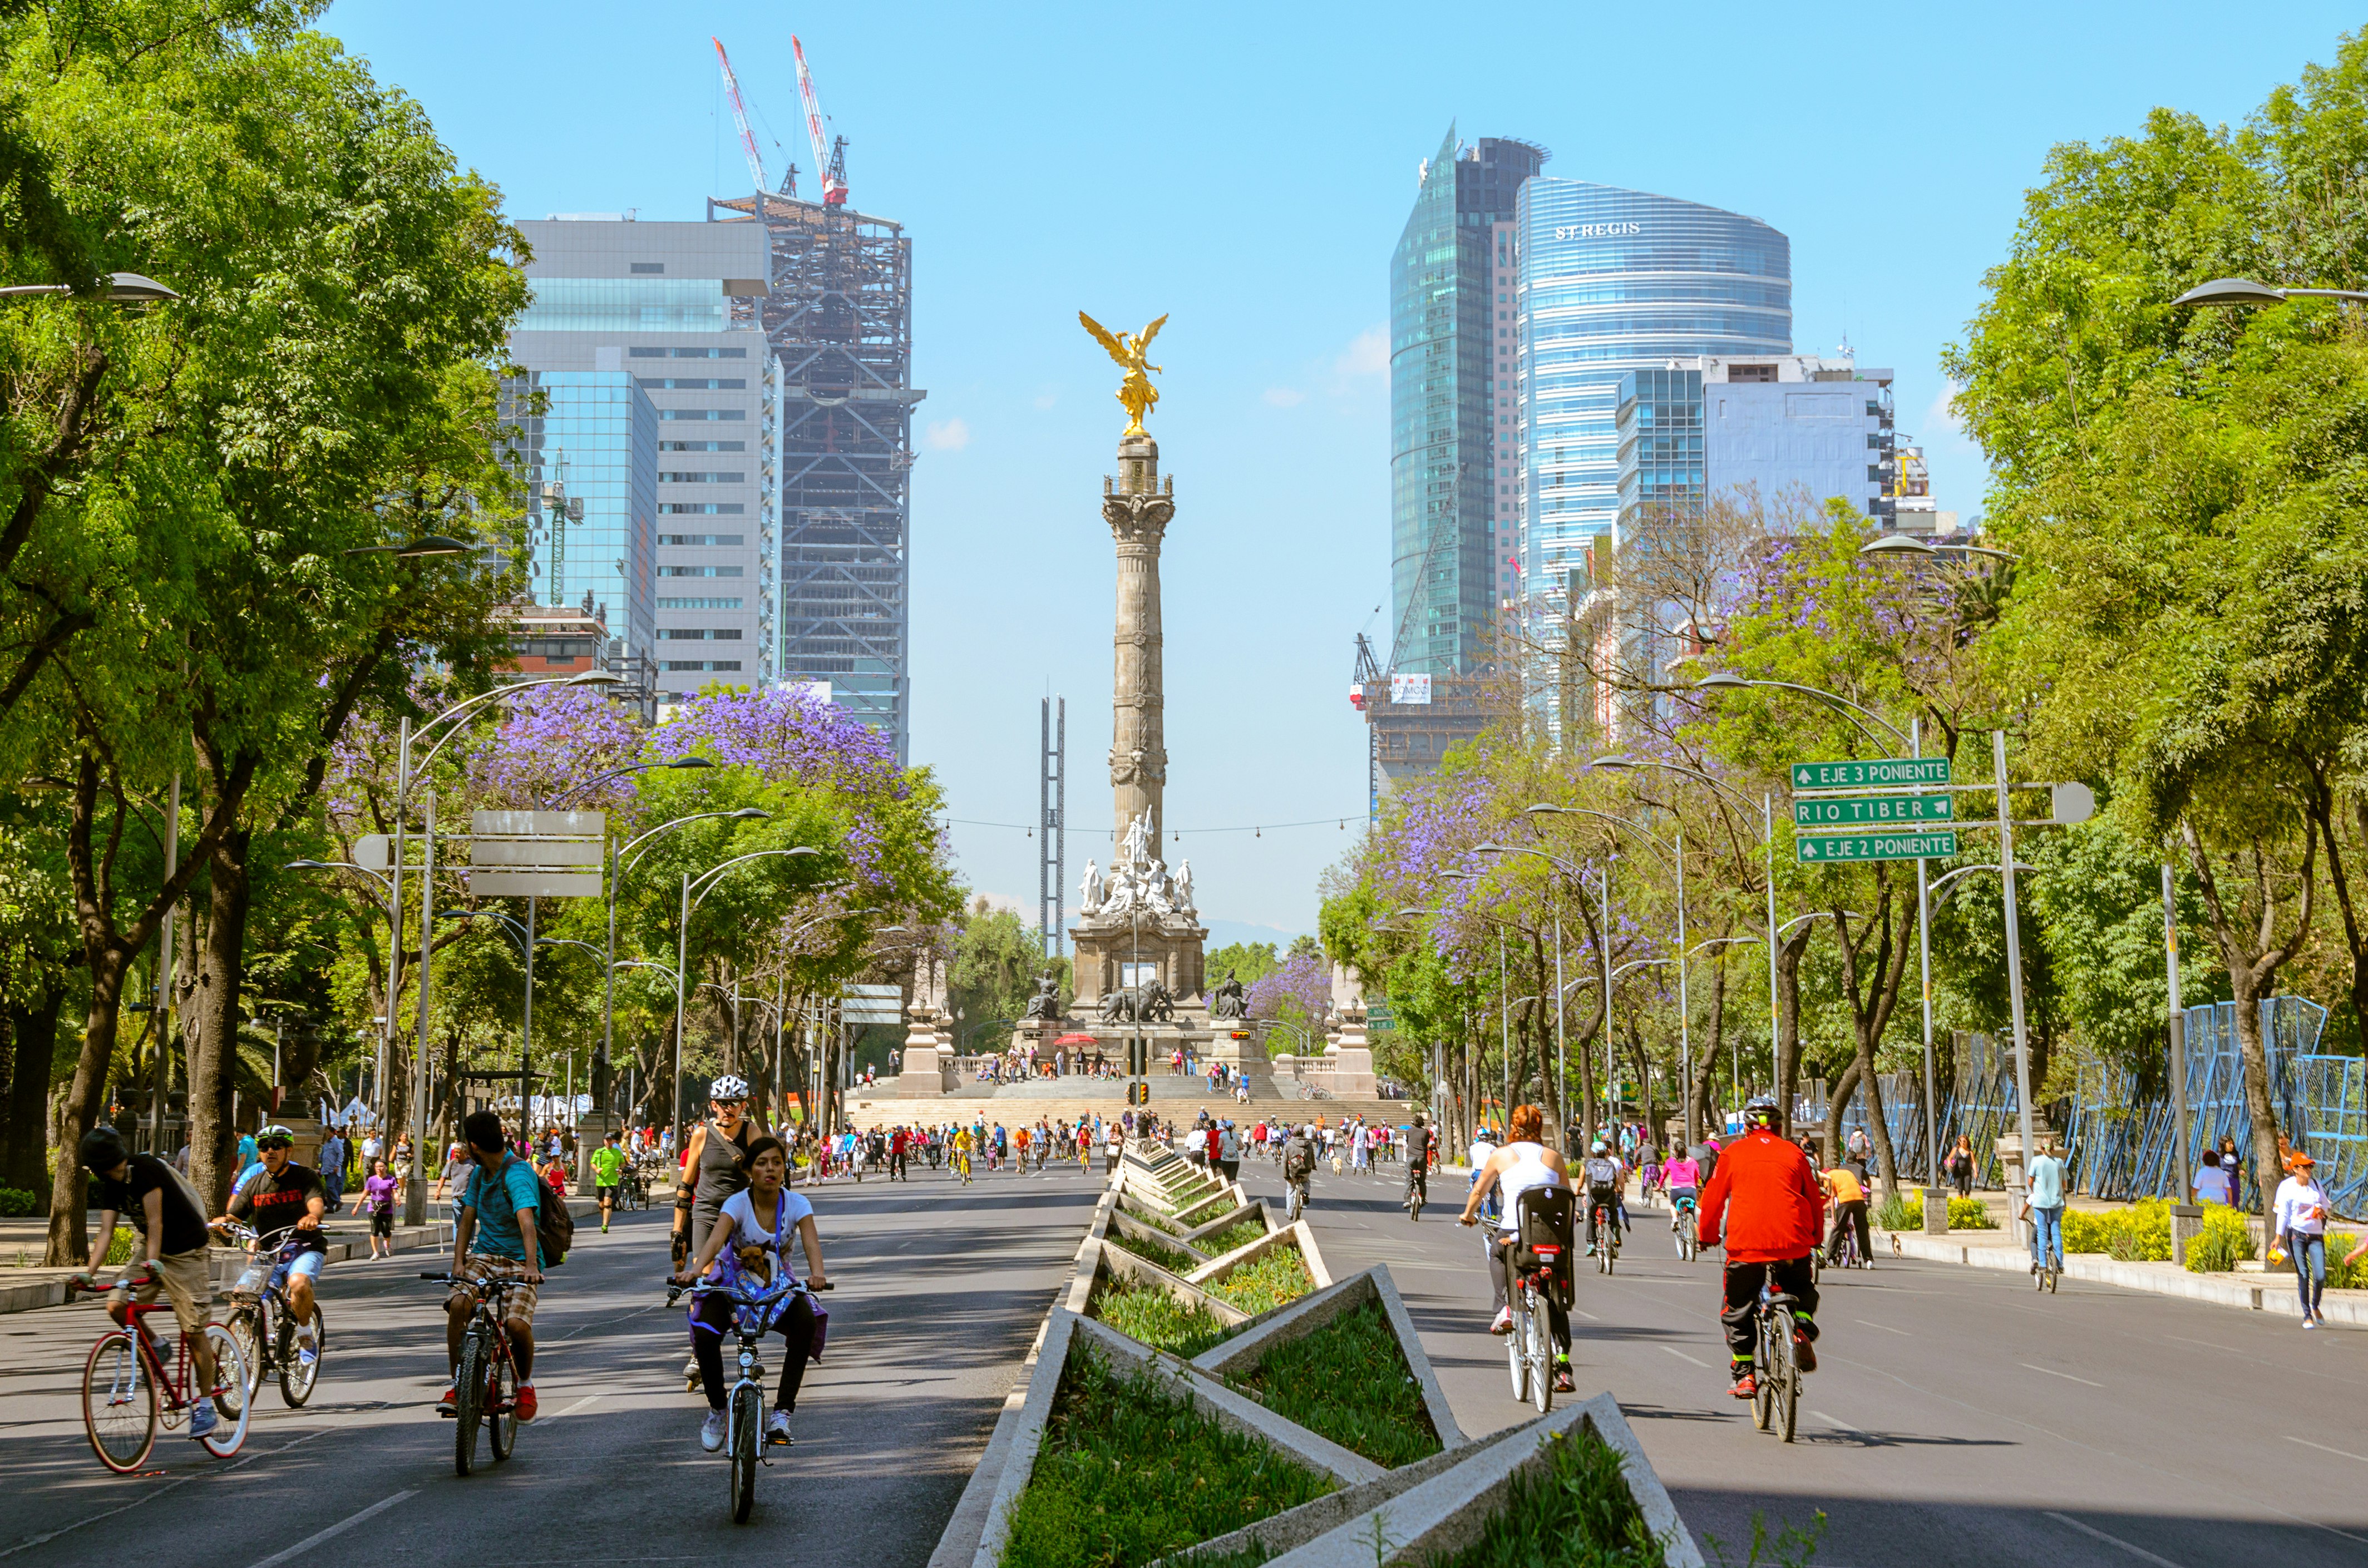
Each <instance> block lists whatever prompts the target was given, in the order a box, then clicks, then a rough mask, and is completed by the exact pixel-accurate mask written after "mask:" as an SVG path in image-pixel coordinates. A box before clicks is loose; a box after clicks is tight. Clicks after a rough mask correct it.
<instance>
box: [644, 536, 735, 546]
mask: <svg viewBox="0 0 2368 1568" xmlns="http://www.w3.org/2000/svg"><path fill="white" fill-rule="evenodd" d="M658 542H659V543H660V544H683V545H712V544H723V545H739V544H746V543H747V542H748V536H747V535H746V534H660V535H658Z"/></svg>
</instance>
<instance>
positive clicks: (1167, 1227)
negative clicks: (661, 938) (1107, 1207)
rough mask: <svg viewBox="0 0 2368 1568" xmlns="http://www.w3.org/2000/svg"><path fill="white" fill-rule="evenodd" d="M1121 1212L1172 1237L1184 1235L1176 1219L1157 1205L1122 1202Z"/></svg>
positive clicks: (1120, 1205)
mask: <svg viewBox="0 0 2368 1568" xmlns="http://www.w3.org/2000/svg"><path fill="white" fill-rule="evenodd" d="M1119 1210H1120V1212H1121V1213H1124V1214H1127V1215H1129V1216H1131V1217H1133V1218H1134V1219H1137V1220H1140V1221H1143V1222H1144V1224H1146V1225H1150V1226H1153V1227H1154V1228H1156V1229H1158V1230H1162V1231H1165V1232H1167V1233H1168V1234H1169V1235H1171V1236H1175V1235H1181V1234H1183V1231H1182V1230H1181V1228H1179V1227H1178V1225H1177V1223H1176V1220H1175V1217H1174V1216H1173V1215H1171V1214H1169V1213H1168V1212H1167V1210H1164V1209H1162V1208H1160V1207H1159V1206H1158V1205H1157V1204H1156V1203H1133V1202H1127V1201H1123V1200H1122V1201H1121V1202H1120V1204H1119Z"/></svg>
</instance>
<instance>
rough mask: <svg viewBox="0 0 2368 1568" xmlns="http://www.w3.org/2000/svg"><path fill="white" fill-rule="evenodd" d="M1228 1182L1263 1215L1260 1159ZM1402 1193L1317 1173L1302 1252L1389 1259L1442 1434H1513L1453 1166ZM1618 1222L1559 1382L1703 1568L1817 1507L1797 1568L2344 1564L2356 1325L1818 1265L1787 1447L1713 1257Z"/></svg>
mask: <svg viewBox="0 0 2368 1568" xmlns="http://www.w3.org/2000/svg"><path fill="white" fill-rule="evenodd" d="M1242 1176H1243V1180H1244V1184H1245V1185H1246V1186H1247V1187H1250V1189H1251V1190H1252V1191H1253V1193H1255V1194H1258V1195H1259V1196H1263V1197H1266V1198H1267V1199H1269V1200H1270V1201H1273V1202H1276V1203H1280V1202H1281V1196H1282V1187H1281V1181H1280V1179H1279V1178H1278V1177H1277V1176H1276V1174H1275V1170H1274V1167H1273V1166H1272V1165H1270V1164H1269V1163H1267V1162H1265V1161H1263V1160H1250V1161H1247V1162H1245V1163H1244V1165H1243V1170H1242ZM1404 1183H1405V1173H1404V1167H1403V1166H1393V1167H1384V1171H1383V1175H1382V1176H1380V1177H1378V1178H1375V1177H1369V1176H1356V1175H1353V1174H1351V1175H1349V1176H1333V1175H1331V1174H1330V1172H1329V1171H1328V1170H1326V1171H1324V1172H1321V1173H1319V1174H1318V1176H1316V1178H1315V1187H1314V1193H1313V1198H1312V1201H1311V1204H1310V1209H1309V1215H1308V1218H1309V1220H1310V1221H1311V1223H1312V1224H1313V1225H1314V1227H1315V1233H1316V1239H1317V1242H1318V1244H1320V1245H1321V1246H1322V1247H1323V1249H1324V1256H1325V1261H1326V1263H1327V1264H1328V1265H1329V1266H1330V1267H1331V1269H1332V1272H1333V1275H1334V1277H1335V1278H1340V1277H1343V1276H1346V1275H1348V1274H1349V1273H1352V1272H1355V1271H1356V1270H1358V1269H1360V1268H1364V1267H1370V1266H1371V1265H1372V1264H1375V1263H1387V1264H1389V1265H1390V1266H1391V1268H1392V1273H1393V1276H1394V1278H1395V1279H1396V1281H1397V1286H1398V1290H1399V1291H1400V1292H1401V1293H1402V1294H1403V1295H1404V1297H1405V1298H1406V1305H1407V1307H1408V1309H1409V1311H1411V1312H1412V1313H1413V1314H1414V1317H1415V1320H1416V1322H1417V1324H1418V1325H1419V1327H1420V1329H1421V1331H1422V1335H1423V1344H1424V1347H1425V1349H1426V1350H1427V1351H1428V1352H1429V1355H1430V1358H1431V1360H1432V1362H1433V1363H1434V1365H1435V1366H1436V1367H1437V1368H1438V1370H1439V1374H1440V1381H1441V1383H1442V1384H1443V1385H1444V1387H1445V1389H1446V1392H1447V1396H1448V1400H1449V1402H1450V1404H1451V1405H1452V1408H1453V1409H1454V1411H1455V1416H1456V1420H1457V1422H1458V1423H1459V1424H1460V1425H1461V1426H1463V1429H1464V1430H1465V1431H1466V1432H1467V1433H1473V1434H1479V1433H1486V1432H1490V1431H1494V1430H1497V1428H1499V1427H1503V1426H1510V1425H1512V1424H1514V1423H1515V1422H1518V1421H1520V1420H1522V1419H1524V1418H1525V1417H1526V1416H1527V1415H1530V1414H1531V1412H1530V1411H1529V1410H1528V1408H1527V1407H1526V1406H1522V1405H1517V1404H1515V1403H1513V1397H1512V1387H1511V1383H1510V1381H1509V1379H1508V1376H1507V1373H1506V1366H1505V1355H1504V1350H1503V1342H1502V1341H1501V1340H1497V1339H1495V1338H1492V1337H1491V1336H1490V1335H1488V1334H1487V1333H1486V1327H1487V1320H1488V1316H1489V1311H1488V1301H1489V1296H1488V1282H1487V1278H1486V1276H1485V1275H1484V1274H1483V1273H1482V1271H1481V1269H1480V1267H1479V1256H1480V1244H1479V1241H1478V1240H1477V1235H1478V1233H1476V1232H1474V1231H1466V1230H1463V1229H1460V1228H1459V1227H1457V1225H1456V1224H1455V1222H1454V1221H1455V1216H1456V1214H1457V1213H1458V1212H1460V1211H1461V1210H1462V1207H1463V1192H1464V1190H1465V1185H1464V1182H1463V1178H1462V1177H1461V1176H1448V1177H1442V1178H1440V1180H1438V1181H1436V1182H1434V1183H1433V1185H1432V1188H1431V1196H1432V1199H1434V1201H1433V1203H1432V1204H1431V1205H1430V1206H1429V1207H1426V1209H1425V1210H1424V1212H1423V1217H1422V1220H1421V1221H1420V1222H1419V1223H1410V1222H1409V1221H1407V1219H1406V1214H1405V1212H1404V1211H1403V1210H1401V1209H1400V1208H1399V1207H1398V1198H1399V1195H1400V1194H1401V1193H1402V1192H1403V1190H1404ZM1631 1218H1632V1219H1633V1220H1634V1224H1635V1230H1634V1233H1633V1235H1632V1236H1631V1237H1630V1238H1629V1239H1628V1241H1627V1242H1626V1243H1625V1244H1624V1250H1623V1251H1622V1254H1621V1256H1620V1261H1619V1266H1618V1270H1617V1272H1616V1273H1614V1274H1613V1275H1612V1276H1611V1277H1610V1278H1606V1277H1604V1276H1602V1275H1600V1274H1599V1273H1597V1272H1595V1266H1594V1263H1593V1261H1592V1260H1588V1259H1583V1260H1581V1263H1580V1269H1581V1272H1580V1273H1579V1275H1578V1288H1577V1308H1578V1312H1577V1315H1576V1316H1575V1317H1574V1321H1573V1324H1572V1328H1573V1338H1574V1341H1575V1343H1574V1344H1573V1346H1572V1362H1573V1366H1574V1370H1575V1372H1576V1375H1577V1382H1578V1393H1579V1396H1580V1397H1584V1396H1586V1395H1588V1394H1592V1393H1596V1392H1601V1391H1603V1390H1606V1389H1608V1390H1610V1391H1611V1392H1612V1393H1614V1394H1616V1395H1617V1396H1618V1397H1619V1400H1620V1403H1621V1407H1622V1409H1623V1410H1624V1411H1626V1413H1627V1415H1628V1419H1629V1421H1630V1423H1631V1424H1632V1425H1633V1426H1634V1427H1635V1429H1636V1432H1637V1434H1638V1436H1639V1437H1640V1438H1641V1439H1642V1440H1643V1442H1644V1445H1645V1452H1646V1453H1647V1454H1649V1455H1650V1456H1651V1457H1652V1460H1653V1463H1654V1466H1655V1468H1656V1470H1657V1471H1659V1472H1660V1475H1661V1479H1662V1480H1663V1482H1664V1483H1667V1485H1668V1488H1669V1491H1670V1492H1671V1494H1673V1495H1674V1496H1675V1498H1676V1500H1677V1504H1678V1506H1679V1511H1680V1512H1682V1513H1683V1514H1684V1516H1685V1518H1686V1522H1687V1524H1688V1525H1689V1526H1690V1527H1691V1528H1692V1529H1693V1531H1694V1534H1695V1537H1696V1539H1697V1540H1702V1545H1703V1550H1704V1551H1705V1552H1708V1553H1710V1554H1711V1560H1712V1561H1713V1562H1717V1561H1718V1560H1719V1559H1718V1556H1717V1554H1716V1552H1714V1551H1712V1540H1711V1539H1710V1538H1715V1540H1716V1541H1717V1543H1718V1544H1719V1545H1720V1546H1722V1547H1723V1548H1724V1549H1725V1553H1726V1555H1727V1557H1728V1558H1729V1559H1730V1560H1731V1561H1733V1562H1736V1563H1740V1562H1744V1561H1745V1560H1746V1558H1747V1556H1748V1551H1749V1549H1750V1544H1751V1540H1752V1533H1753V1526H1754V1520H1755V1518H1756V1519H1758V1520H1759V1522H1760V1523H1761V1525H1762V1526H1764V1527H1765V1528H1767V1529H1768V1530H1770V1532H1773V1531H1775V1530H1777V1529H1778V1528H1782V1526H1784V1525H1787V1524H1789V1525H1793V1526H1806V1525H1809V1524H1810V1523H1811V1522H1812V1521H1813V1519H1814V1517H1815V1516H1816V1513H1817V1512H1818V1511H1819V1510H1821V1509H1822V1510H1823V1511H1824V1512H1825V1514H1826V1516H1827V1526H1826V1530H1825V1535H1824V1540H1823V1543H1822V1545H1821V1546H1820V1548H1819V1549H1818V1551H1817V1552H1816V1558H1815V1562H1816V1563H1817V1564H1818V1565H1819V1568H1872V1565H1875V1564H1895V1563H1896V1564H1914V1565H1917V1568H1953V1565H1957V1564H1963V1565H1965V1568H1997V1565H1998V1564H2000V1563H2026V1562H2028V1563H2049V1564H2057V1563H2077V1564H2089V1563H2093V1564H2098V1565H2100V1568H2103V1565H2111V1568H2136V1565H2139V1564H2148V1563H2150V1564H2153V1565H2154V1568H2225V1565H2226V1564H2232V1563H2275V1564H2278V1565H2280V1568H2319V1565H2322V1564H2323V1565H2326V1568H2335V1565H2337V1564H2342V1565H2344V1568H2360V1565H2361V1564H2362V1563H2363V1562H2368V1421H2363V1419H2362V1408H2363V1396H2368V1335H2363V1334H2362V1333H2361V1332H2359V1331H2357V1330H2346V1329H2341V1328H2333V1329H2322V1330H2318V1331H2317V1332H2306V1331H2305V1330H2304V1329H2302V1328H2301V1327H2300V1325H2299V1324H2298V1322H2297V1321H2296V1320H2295V1319H2293V1318H2272V1317H2267V1316H2263V1315H2260V1314H2256V1313H2252V1312H2236V1311H2231V1310H2229V1309H2227V1308H2225V1307H2214V1306H2206V1305H2203V1304H2202V1303H2199V1302H2189V1301H2179V1300H2177V1299H2174V1298H2170V1297H2163V1296H2152V1295H2146V1294H2142V1293H2138V1292H2135V1291H2123V1290H2113V1289H2112V1288H2110V1287H2106V1286H2101V1285H2090V1284H2084V1283H2080V1282H2078V1281H2074V1280H2068V1279H2067V1280H2065V1281H2063V1282H2062V1284H2061V1286H2060V1287H2059V1293H2058V1294H2056V1295H2055V1296H2053V1297H2040V1296H2036V1295H2035V1294H2034V1293H2033V1291H2032V1288H2031V1284H2030V1281H2029V1280H2028V1279H2027V1278H2023V1277H2022V1276H2020V1275H2009V1274H2005V1273H2001V1272H1998V1271H1995V1270H1989V1269H1979V1268H1966V1267H1951V1266H1949V1265H1945V1264H1937V1263H1916V1262H1901V1261H1891V1260H1878V1263H1877V1266H1876V1267H1874V1268H1873V1270H1871V1271H1864V1272H1861V1271H1852V1272H1850V1273H1849V1274H1847V1275H1844V1274H1841V1273H1838V1272H1836V1271H1833V1270H1828V1271H1827V1273H1826V1275H1825V1278H1824V1281H1823V1285H1822V1290H1823V1303H1822V1305H1821V1307H1820V1309H1819V1311H1818V1313H1817V1320H1818V1323H1819V1324H1820V1326H1821V1328H1822V1330H1823V1337H1822V1338H1821V1339H1820V1340H1819V1342H1818V1350H1817V1355H1818V1359H1819V1362H1820V1367H1819V1369H1818V1370H1817V1371H1816V1373H1814V1374H1811V1375H1810V1376H1809V1377H1807V1378H1806V1379H1805V1381H1804V1387H1803V1392H1802V1400H1801V1404H1802V1410H1801V1417H1800V1425H1799V1433H1798V1437H1797V1439H1796V1440H1795V1441H1794V1442H1793V1444H1791V1445H1789V1446H1787V1445H1785V1444H1782V1443H1780V1442H1778V1441H1777V1439H1776V1438H1775V1437H1773V1436H1771V1435H1770V1434H1767V1433H1762V1432H1759V1431H1756V1430H1754V1428H1753V1427H1752V1425H1751V1417H1750V1407H1749V1405H1748V1403H1744V1402H1741V1401H1737V1400H1735V1399H1733V1398H1731V1397H1729V1395H1728V1394H1727V1392H1726V1384H1727V1381H1728V1380H1727V1377H1726V1373H1725V1367H1726V1346H1725V1340H1724V1338H1723V1336H1722V1335H1721V1332H1720V1328H1719V1324H1718V1317H1717V1312H1718V1288H1717V1278H1718V1267H1719V1264H1718V1261H1717V1260H1718V1255H1717V1254H1715V1253H1705V1254H1704V1255H1703V1256H1702V1258H1701V1259H1700V1260H1699V1261H1697V1262H1695V1263H1691V1264H1686V1263H1680V1262H1679V1261H1678V1259H1677V1257H1676V1255H1675V1249H1674V1248H1673V1247H1672V1246H1671V1244H1670V1243H1669V1240H1668V1214H1667V1211H1666V1210H1632V1215H1631ZM1876 1244H1877V1246H1878V1248H1880V1247H1881V1245H1882V1241H1881V1238H1880V1237H1878V1238H1877V1241H1876ZM2289 1288H2291V1285H2290V1283H2289ZM1762 1561H1763V1562H1764V1561H1767V1559H1765V1558H1763V1559H1762Z"/></svg>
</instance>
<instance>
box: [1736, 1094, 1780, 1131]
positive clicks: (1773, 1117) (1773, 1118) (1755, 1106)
mask: <svg viewBox="0 0 2368 1568" xmlns="http://www.w3.org/2000/svg"><path fill="white" fill-rule="evenodd" d="M1782 1119H1783V1112H1782V1111H1781V1110H1780V1109H1778V1108H1777V1105H1776V1096H1773V1095H1754V1096H1751V1103H1750V1104H1748V1105H1747V1106H1745V1107H1744V1108H1743V1125H1744V1126H1746V1127H1773V1126H1775V1125H1776V1124H1777V1123H1778V1122H1779V1121H1782Z"/></svg>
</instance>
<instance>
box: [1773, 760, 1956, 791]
mask: <svg viewBox="0 0 2368 1568" xmlns="http://www.w3.org/2000/svg"><path fill="white" fill-rule="evenodd" d="M1947 782H1949V759H1948V758H1947V757H1945V756H1879V757H1874V758H1872V759H1867V760H1859V761H1852V762H1796V763H1794V764H1793V789H1795V790H1879V789H1882V788H1883V787H1884V786H1885V785H1895V784H1896V785H1913V784H1946V783H1947Z"/></svg>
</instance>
